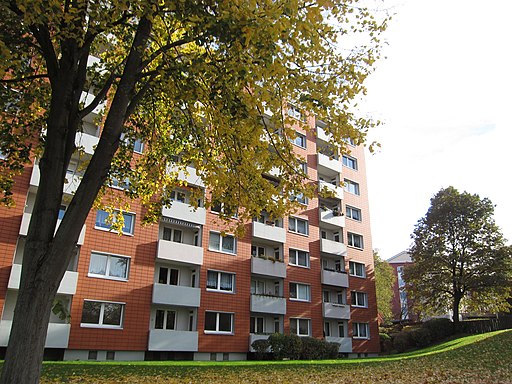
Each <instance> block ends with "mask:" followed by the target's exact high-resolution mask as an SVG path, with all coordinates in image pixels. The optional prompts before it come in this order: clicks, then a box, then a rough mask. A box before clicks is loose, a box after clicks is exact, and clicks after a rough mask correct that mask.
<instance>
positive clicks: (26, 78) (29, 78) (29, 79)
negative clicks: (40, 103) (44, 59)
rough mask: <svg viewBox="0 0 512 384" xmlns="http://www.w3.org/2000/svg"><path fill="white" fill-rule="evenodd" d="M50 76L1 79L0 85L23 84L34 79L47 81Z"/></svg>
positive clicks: (42, 74)
mask: <svg viewBox="0 0 512 384" xmlns="http://www.w3.org/2000/svg"><path fill="white" fill-rule="evenodd" d="M47 78H48V74H47V73H41V74H39V75H32V76H26V77H16V78H14V79H0V83H6V84H7V83H21V82H23V81H31V80H34V79H47Z"/></svg>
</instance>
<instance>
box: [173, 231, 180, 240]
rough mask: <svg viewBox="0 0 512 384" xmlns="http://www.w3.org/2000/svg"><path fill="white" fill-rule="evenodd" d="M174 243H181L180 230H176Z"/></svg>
mask: <svg viewBox="0 0 512 384" xmlns="http://www.w3.org/2000/svg"><path fill="white" fill-rule="evenodd" d="M172 241H174V242H175V243H181V231H180V230H179V229H175V230H174V236H173V239H172Z"/></svg>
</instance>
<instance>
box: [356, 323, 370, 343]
mask: <svg viewBox="0 0 512 384" xmlns="http://www.w3.org/2000/svg"><path fill="white" fill-rule="evenodd" d="M352 326H353V333H352V336H353V337H354V338H355V339H369V338H370V327H369V326H368V323H352Z"/></svg>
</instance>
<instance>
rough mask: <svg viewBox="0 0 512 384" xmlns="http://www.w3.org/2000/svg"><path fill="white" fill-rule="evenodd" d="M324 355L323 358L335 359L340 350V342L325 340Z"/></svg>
mask: <svg viewBox="0 0 512 384" xmlns="http://www.w3.org/2000/svg"><path fill="white" fill-rule="evenodd" d="M324 347H325V355H324V357H323V358H324V359H337V358H338V354H339V351H340V343H330V342H327V341H325V342H324Z"/></svg>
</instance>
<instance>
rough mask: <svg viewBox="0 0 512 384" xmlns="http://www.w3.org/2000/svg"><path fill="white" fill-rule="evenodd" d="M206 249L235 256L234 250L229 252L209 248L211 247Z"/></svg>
mask: <svg viewBox="0 0 512 384" xmlns="http://www.w3.org/2000/svg"><path fill="white" fill-rule="evenodd" d="M208 250H209V251H210V252H216V253H223V254H224V255H230V256H236V252H235V253H231V252H225V251H220V250H218V249H211V248H208Z"/></svg>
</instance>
